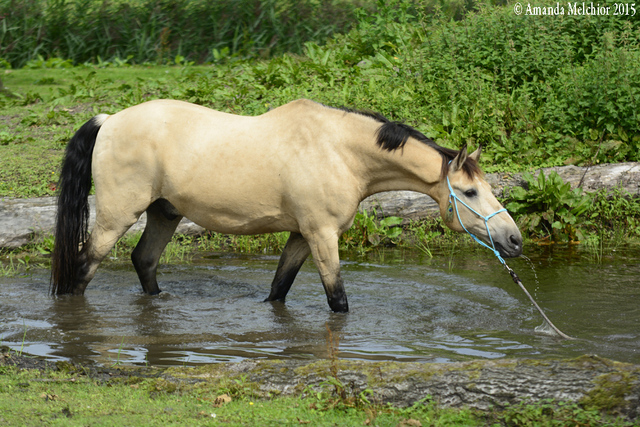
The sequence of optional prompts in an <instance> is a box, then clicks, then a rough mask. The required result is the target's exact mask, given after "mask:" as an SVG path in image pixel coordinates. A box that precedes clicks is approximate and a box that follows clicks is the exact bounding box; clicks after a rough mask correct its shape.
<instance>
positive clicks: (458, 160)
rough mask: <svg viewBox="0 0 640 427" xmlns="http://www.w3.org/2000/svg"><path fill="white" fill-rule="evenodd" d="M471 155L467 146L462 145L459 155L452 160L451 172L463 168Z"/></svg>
mask: <svg viewBox="0 0 640 427" xmlns="http://www.w3.org/2000/svg"><path fill="white" fill-rule="evenodd" d="M467 157H469V155H468V154H467V146H466V145H465V146H464V147H462V149H461V150H460V152H459V153H458V155H457V156H456V157H455V159H453V160H452V161H451V168H450V169H449V170H450V171H451V172H455V171H458V170H460V169H462V165H464V162H465V161H466V160H467Z"/></svg>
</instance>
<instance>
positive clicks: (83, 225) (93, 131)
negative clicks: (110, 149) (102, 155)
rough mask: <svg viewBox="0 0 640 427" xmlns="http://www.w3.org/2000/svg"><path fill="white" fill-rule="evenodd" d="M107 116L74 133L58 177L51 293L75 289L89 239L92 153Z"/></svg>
mask: <svg viewBox="0 0 640 427" xmlns="http://www.w3.org/2000/svg"><path fill="white" fill-rule="evenodd" d="M103 117H104V116H102V117H101V116H96V117H94V118H92V119H91V120H89V121H88V122H87V123H85V124H84V125H82V127H81V128H80V129H78V131H77V132H76V134H75V135H73V138H71V141H69V144H67V149H66V151H65V155H64V160H63V162H62V171H61V172H60V180H59V181H58V213H57V215H56V227H55V231H54V233H55V246H54V249H53V253H52V255H51V294H52V295H56V294H57V295H61V294H68V293H72V292H73V289H74V286H75V285H76V279H77V274H78V269H79V267H80V249H79V247H80V245H81V244H84V242H85V241H86V240H87V233H88V227H89V201H88V199H89V191H91V156H92V155H93V147H94V145H95V143H96V137H97V136H98V131H99V130H100V126H102V123H103V122H104V118H103Z"/></svg>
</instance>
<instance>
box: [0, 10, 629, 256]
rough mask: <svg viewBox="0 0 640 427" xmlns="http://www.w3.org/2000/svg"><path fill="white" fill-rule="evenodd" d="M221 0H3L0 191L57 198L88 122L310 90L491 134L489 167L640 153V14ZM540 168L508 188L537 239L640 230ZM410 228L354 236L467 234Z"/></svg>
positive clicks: (427, 224) (228, 239)
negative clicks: (520, 186) (168, 102)
mask: <svg viewBox="0 0 640 427" xmlns="http://www.w3.org/2000/svg"><path fill="white" fill-rule="evenodd" d="M209 3H210V2H204V1H183V0H175V1H174V2H169V1H162V2H160V3H158V2H154V5H153V7H151V6H149V1H147V0H129V1H126V0H120V1H116V2H100V1H98V0H68V1H64V0H57V1H48V2H35V1H30V2H15V1H11V0H0V16H1V17H2V18H0V19H2V23H3V25H0V31H1V33H0V46H2V47H0V58H1V59H2V60H0V63H2V64H4V66H5V67H9V69H7V70H5V71H4V74H2V75H0V78H1V79H2V80H3V83H4V86H6V88H7V90H6V91H2V93H0V109H1V110H2V114H1V115H0V197H2V196H9V197H37V196H44V195H52V194H54V193H55V188H56V183H57V179H58V168H59V162H60V159H61V156H62V152H63V149H64V146H65V144H66V142H67V141H68V140H69V138H70V137H71V135H72V134H73V132H74V131H75V130H76V129H77V128H78V127H79V126H80V125H81V124H82V123H84V122H85V121H86V120H87V119H89V118H90V117H91V116H93V115H95V114H97V113H102V112H105V113H114V112H117V111H120V110H122V109H123V108H126V107H129V106H131V105H135V104H138V103H141V102H144V101H146V100H151V99H156V98H174V99H182V100H186V101H190V102H195V103H198V104H202V105H206V106H208V107H211V108H215V109H218V110H223V111H228V112H232V113H236V114H249V115H255V114H261V113H264V112H266V111H267V110H268V109H269V108H271V107H275V106H278V105H281V104H284V103H286V102H289V101H291V100H293V99H297V98H301V97H306V98H311V99H314V100H317V101H320V102H323V103H326V104H329V105H347V106H353V107H357V108H369V109H372V110H377V111H380V112H382V113H383V114H385V115H387V116H388V117H389V118H391V119H394V120H405V121H406V122H408V123H409V124H411V125H413V126H416V127H417V128H418V129H420V130H422V131H423V132H424V133H425V134H427V135H428V136H430V137H432V138H434V139H435V140H436V141H437V142H438V143H440V144H442V145H445V146H449V147H459V146H460V145H462V144H470V145H471V146H475V145H477V144H483V146H484V151H483V153H484V154H483V167H484V169H485V170H486V171H489V172H492V171H520V170H531V169H533V168H538V167H544V166H554V165H563V164H577V165H589V164H593V163H599V162H616V161H635V160H638V156H640V154H638V153H640V120H639V118H638V111H640V75H639V74H638V73H640V37H638V34H640V20H639V19H637V18H635V17H633V18H632V17H625V16H566V15H565V16H558V17H548V16H541V17H535V16H528V17H523V16H517V15H515V14H514V13H513V10H512V9H511V7H509V6H489V5H483V6H480V5H477V4H476V3H474V2H467V3H466V4H467V5H466V6H463V5H462V3H460V2H457V3H456V2H452V1H445V0H443V1H439V0H434V1H430V2H424V3H423V2H411V1H408V0H394V1H391V2H384V1H379V2H377V3H375V4H374V3H373V2H367V1H363V2H362V3H359V2H356V1H346V0H345V1H338V0H336V1H333V2H330V4H329V5H327V4H325V2H323V3H322V4H320V3H318V2H313V1H307V2H302V3H301V6H299V7H298V6H296V7H293V6H292V5H293V3H291V2H288V1H287V0H265V1H258V0H243V1H239V2H228V3H226V2H215V3H216V4H215V5H214V4H209ZM245 6H246V8H245ZM359 6H362V8H358V7H359ZM234 8H235V9H234ZM236 9H238V10H236ZM240 9H242V12H238V11H239V10H240ZM234 11H235V12H234ZM249 11H251V13H250V12H249ZM63 12H64V13H63ZM125 12H126V13H125ZM236 12H237V13H236ZM338 12H340V13H338ZM234 13H236V14H235V15H234V16H235V17H236V19H234V20H229V19H227V18H226V17H227V16H230V15H229V14H234ZM145 14H146V15H145ZM194 16H198V17H203V16H207V17H211V19H193V17H194ZM336 16H339V18H340V19H339V20H337V21H336V20H335V19H334V18H335V17H336ZM451 17H455V18H456V19H450V18H451ZM96 23H100V25H98V24H96ZM168 29H170V31H169V30H168ZM340 31H342V32H343V33H340ZM205 33H206V34H207V36H204V35H203V34H205ZM124 35H128V36H127V37H125V36H124ZM196 64H197V65H196ZM10 67H14V68H13V69H11V68H10ZM17 67H22V68H17ZM532 178H533V177H529V188H528V189H527V190H514V192H512V194H511V197H510V198H509V199H508V200H506V201H505V202H506V203H507V204H508V206H509V208H510V209H511V210H512V211H513V212H514V214H515V216H516V217H518V218H519V221H520V222H521V225H522V226H523V228H524V229H525V230H526V233H527V234H529V235H530V237H532V238H535V239H548V240H554V241H575V240H582V241H588V242H590V243H589V244H590V245H592V246H593V247H598V246H602V241H603V240H604V239H606V238H608V237H616V238H621V237H632V238H635V237H638V236H639V234H640V222H639V218H640V205H639V204H638V202H637V201H636V200H635V199H632V198H629V197H627V196H625V195H623V194H621V193H620V192H615V193H613V194H606V193H598V194H594V195H590V196H586V195H582V194H579V193H578V192H576V191H570V190H569V189H568V187H567V186H566V185H564V184H563V183H562V182H561V181H559V180H558V178H557V177H553V176H552V177H549V179H548V180H547V181H546V182H541V181H536V180H534V179H532ZM398 225H399V223H398V220H396V219H387V220H384V221H382V222H380V221H379V220H377V219H375V220H374V218H373V217H372V216H367V215H365V214H362V215H360V216H359V217H358V218H357V219H356V224H355V226H354V228H353V229H352V230H350V231H349V232H348V233H347V234H346V235H345V237H344V239H343V248H344V249H356V250H357V251H360V252H363V251H366V250H368V248H371V247H376V246H385V245H389V244H392V245H401V246H402V245H408V244H411V243H413V246H414V247H416V246H418V247H419V248H420V249H421V250H422V251H423V252H424V253H425V254H430V253H431V248H430V246H429V245H430V244H432V243H426V242H429V241H431V240H433V238H434V237H437V236H444V237H443V240H444V241H453V239H454V238H452V237H449V236H448V235H443V227H442V224H441V222H438V221H434V220H425V221H422V222H420V223H414V224H404V225H403V226H402V231H404V232H401V228H400V227H399V226H398ZM412 233H413V234H412ZM265 239H266V240H261V239H258V240H256V239H253V238H245V237H232V236H218V235H209V236H207V238H206V239H204V240H203V239H198V240H194V241H189V242H188V243H189V245H188V246H191V247H193V246H199V247H200V248H202V249H205V250H218V249H220V250H226V249H228V248H229V247H236V248H237V247H240V249H239V250H241V251H247V252H264V251H267V252H269V251H278V250H279V249H280V248H281V247H282V245H283V242H284V241H285V240H286V236H285V235H274V236H269V237H266V238H265ZM125 246H127V245H125ZM169 252H170V251H169ZM174 252H175V253H174V255H172V256H173V257H177V259H181V257H182V259H184V256H185V254H184V253H183V254H182V255H181V254H180V253H179V252H180V250H179V249H176V250H175V251H174ZM7 268H9V267H7Z"/></svg>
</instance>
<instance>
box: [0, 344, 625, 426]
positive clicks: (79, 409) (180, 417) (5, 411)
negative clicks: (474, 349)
mask: <svg viewBox="0 0 640 427" xmlns="http://www.w3.org/2000/svg"><path fill="white" fill-rule="evenodd" d="M2 360H4V361H5V363H3V364H2V365H0V422H1V423H2V425H6V426H14V425H21V426H24V425H26V426H30V425H34V426H35V425H38V426H39V425H65V426H75V425H114V424H118V425H163V426H164V425H168V424H170V425H210V424H217V423H222V424H225V425H233V426H244V425H247V426H254V425H278V426H280V425H305V424H308V425H312V426H334V425H340V426H362V425H377V426H451V425H464V426H513V427H516V426H523V427H525V426H558V427H561V426H571V427H574V426H599V425H607V426H619V427H625V426H631V425H632V423H631V422H629V421H625V420H624V419H622V418H615V417H614V416H612V415H609V414H607V413H606V412H602V411H601V410H600V409H594V408H591V407H589V406H587V407H583V406H581V405H579V404H575V403H562V402H551V401H544V402H540V403H521V404H517V405H513V406H507V407H506V408H504V409H499V408H495V409H493V410H489V411H486V412H480V411H473V410H469V409H447V408H442V407H440V406H438V404H437V403H436V402H433V401H431V400H429V399H424V400H423V401H420V402H417V403H415V404H414V405H413V406H411V407H408V408H398V407H393V406H391V405H384V404H381V403H376V401H375V399H374V398H373V397H372V396H371V391H370V390H369V391H368V390H364V391H362V392H360V393H357V394H356V395H355V396H354V395H353V394H352V393H351V391H345V390H346V389H349V386H348V385H344V384H342V383H341V382H340V381H339V380H338V379H337V378H336V377H334V376H332V373H331V372H328V373H327V377H326V381H324V382H323V383H322V384H321V385H320V387H319V388H318V387H314V388H311V387H306V388H304V390H302V389H300V390H299V392H298V393H297V394H296V395H293V396H280V395H277V394H270V395H265V394H264V393H261V392H260V391H259V390H258V387H257V384H256V383H253V382H251V381H250V380H249V379H248V378H247V376H244V375H241V376H238V377H236V378H231V379H229V378H217V379H216V378H215V377H209V376H207V377H202V376H199V375H197V374H198V368H173V369H168V370H164V369H154V368H140V369H131V368H122V367H118V368H115V367H111V368H92V367H78V366H75V365H72V364H69V363H66V362H57V363H56V364H55V365H50V366H49V367H44V366H42V365H43V363H42V362H40V363H38V362H36V361H30V360H29V359H28V358H26V357H20V356H17V354H11V353H6V352H4V351H3V352H1V353H0V361H2ZM6 361H8V362H9V363H6ZM12 362H17V363H19V364H20V365H31V366H32V367H31V368H18V367H16V366H12ZM329 363H331V362H329ZM34 365H36V366H34ZM214 367H215V365H214ZM612 412H613V411H612Z"/></svg>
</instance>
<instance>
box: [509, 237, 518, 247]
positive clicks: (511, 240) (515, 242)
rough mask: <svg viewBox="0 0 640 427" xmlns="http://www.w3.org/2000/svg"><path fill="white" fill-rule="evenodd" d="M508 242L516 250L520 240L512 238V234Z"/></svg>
mask: <svg viewBox="0 0 640 427" xmlns="http://www.w3.org/2000/svg"><path fill="white" fill-rule="evenodd" d="M509 241H510V242H511V243H512V244H513V246H515V247H516V248H517V247H519V246H520V239H518V238H517V237H516V236H514V235H513V234H512V235H511V236H509Z"/></svg>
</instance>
